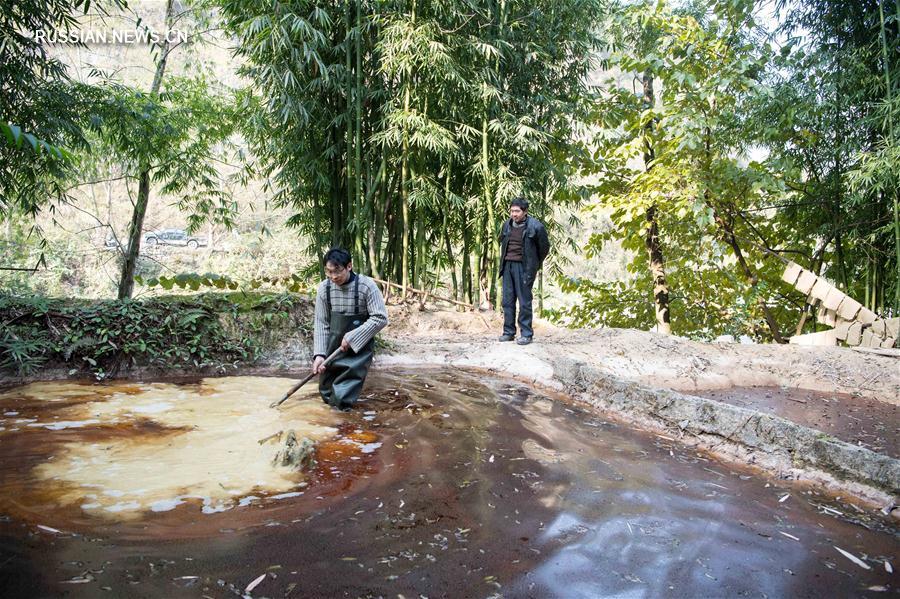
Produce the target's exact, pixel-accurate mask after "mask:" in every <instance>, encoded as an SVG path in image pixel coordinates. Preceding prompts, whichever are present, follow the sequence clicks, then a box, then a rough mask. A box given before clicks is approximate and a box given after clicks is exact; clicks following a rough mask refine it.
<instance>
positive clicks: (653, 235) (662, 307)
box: [643, 72, 672, 335]
mask: <svg viewBox="0 0 900 599" xmlns="http://www.w3.org/2000/svg"><path fill="white" fill-rule="evenodd" d="M643 83H644V98H643V99H644V109H645V110H649V109H652V108H653V106H654V104H655V102H656V99H655V96H654V93H653V75H652V74H651V73H649V72H645V73H644V78H643ZM652 127H653V124H652V122H648V123H647V125H646V126H645V130H644V170H645V171H647V172H650V169H652V168H653V158H654V151H653V146H652V145H651V144H650V133H651V131H650V129H651V128H652ZM656 213H657V208H656V205H655V204H654V205H653V206H650V207H649V208H648V209H647V212H646V215H645V216H646V221H647V228H646V238H645V244H646V246H647V258H648V260H649V267H650V276H651V277H653V307H654V311H655V312H656V330H657V331H658V332H660V333H662V334H664V335H671V334H672V325H671V324H670V316H669V284H668V282H667V281H666V262H665V259H664V258H663V251H662V244H661V243H660V241H659V222H658V221H657V218H656Z"/></svg>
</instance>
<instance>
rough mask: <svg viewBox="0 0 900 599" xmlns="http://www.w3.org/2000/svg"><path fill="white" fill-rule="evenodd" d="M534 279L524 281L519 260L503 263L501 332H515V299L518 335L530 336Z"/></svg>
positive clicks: (523, 270)
mask: <svg viewBox="0 0 900 599" xmlns="http://www.w3.org/2000/svg"><path fill="white" fill-rule="evenodd" d="M533 285H534V279H533V278H532V279H531V281H528V283H527V284H526V281H525V269H524V268H522V263H521V262H505V263H504V265H503V299H502V300H501V303H502V304H503V334H504V335H512V336H515V334H516V301H518V302H519V335H520V336H522V337H531V336H532V335H534V330H532V328H531V317H532V312H531V300H532V298H533V296H532V294H531V288H532V286H533Z"/></svg>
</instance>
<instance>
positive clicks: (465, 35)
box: [222, 0, 601, 303]
mask: <svg viewBox="0 0 900 599" xmlns="http://www.w3.org/2000/svg"><path fill="white" fill-rule="evenodd" d="M600 8H601V7H600V5H599V3H598V2H597V1H596V0H568V1H565V2H558V1H555V0H539V1H537V2H533V1H527V2H526V1H517V0H496V1H494V0H490V1H487V2H443V1H441V2H435V1H429V0H407V1H401V2H383V1H374V2H371V1H369V2H367V1H364V0H358V1H356V2H353V1H349V2H335V3H321V2H309V1H294V2H270V1H259V0H229V1H226V2H223V3H222V10H223V14H224V18H225V22H226V24H227V27H228V30H229V31H230V32H232V33H233V34H234V35H235V36H236V37H237V43H236V52H237V54H238V55H239V56H240V57H241V58H243V59H244V60H245V61H246V64H245V66H244V67H243V69H242V74H243V75H245V76H246V77H247V78H249V79H250V80H251V81H252V82H253V85H252V88H253V94H252V95H249V96H248V97H246V98H245V102H246V114H247V115H248V122H249V124H250V126H249V127H248V130H249V134H248V135H249V138H250V141H251V146H252V148H253V150H254V151H255V153H256V156H257V157H258V159H259V163H260V168H261V171H262V172H263V173H264V174H265V175H266V176H267V177H270V180H271V183H272V188H273V190H274V192H275V195H274V198H275V202H276V203H278V204H280V205H287V206H291V207H292V208H293V209H294V210H295V215H294V216H293V218H292V224H294V225H296V226H297V227H298V228H299V229H300V231H301V232H302V233H303V234H305V235H306V236H307V237H308V238H309V239H311V240H313V243H312V245H311V250H312V253H313V254H314V255H321V252H322V251H323V249H325V248H327V247H328V246H329V245H341V246H344V247H347V248H350V249H351V250H352V253H353V255H354V257H355V261H356V266H357V268H358V269H360V270H363V271H364V272H369V273H372V274H374V275H375V276H379V277H384V278H388V279H391V280H393V281H396V282H399V283H401V284H402V285H403V286H404V288H405V287H406V286H409V285H412V286H415V287H420V288H422V287H431V286H433V285H434V284H435V282H436V281H437V280H438V278H439V277H440V276H441V275H447V274H448V273H449V277H448V278H449V279H450V280H451V281H452V286H453V295H454V296H455V297H457V298H465V299H466V300H467V301H474V302H478V301H481V302H484V301H486V300H487V301H491V303H494V300H495V299H496V294H497V290H496V285H495V281H496V268H497V257H498V250H499V248H498V241H497V231H498V226H499V223H500V222H501V221H502V219H503V218H504V217H505V216H506V212H507V202H508V201H509V200H510V199H511V198H512V197H513V196H515V195H523V196H525V197H527V198H528V199H529V200H530V201H531V202H532V205H533V208H532V210H531V212H532V213H533V214H535V215H536V216H538V217H541V216H543V215H544V214H548V213H549V209H550V206H551V205H553V206H558V205H560V203H563V202H567V201H572V200H575V199H577V198H578V189H576V188H575V187H573V186H572V185H571V184H570V181H571V174H572V173H573V172H574V171H575V168H576V166H577V165H576V163H575V160H574V159H573V156H574V155H575V154H577V148H576V146H575V142H574V140H575V132H576V129H577V127H578V126H579V123H580V118H581V116H582V115H584V114H586V112H587V109H588V104H587V100H588V98H589V97H590V94H589V93H588V90H587V88H586V83H585V82H586V79H587V75H588V73H589V71H590V68H591V64H592V63H591V60H592V58H591V57H592V56H593V55H594V51H595V49H596V45H597V40H596V39H595V37H594V34H593V32H592V26H591V23H592V22H593V20H594V17H595V15H596V14H598V13H599V11H600Z"/></svg>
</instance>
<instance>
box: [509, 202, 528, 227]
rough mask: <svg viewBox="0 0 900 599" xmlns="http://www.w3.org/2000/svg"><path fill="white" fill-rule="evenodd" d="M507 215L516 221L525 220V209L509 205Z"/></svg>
mask: <svg viewBox="0 0 900 599" xmlns="http://www.w3.org/2000/svg"><path fill="white" fill-rule="evenodd" d="M509 216H510V218H512V219H513V220H514V221H516V222H517V223H520V222H522V221H523V220H525V211H524V210H522V209H521V208H519V207H518V206H510V207H509Z"/></svg>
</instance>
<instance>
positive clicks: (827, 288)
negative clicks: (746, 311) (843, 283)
mask: <svg viewBox="0 0 900 599" xmlns="http://www.w3.org/2000/svg"><path fill="white" fill-rule="evenodd" d="M781 279H782V280H783V281H784V282H785V283H787V284H789V285H793V286H794V287H795V288H796V289H797V290H798V291H800V292H801V293H804V294H806V296H807V300H806V301H807V302H809V304H810V305H812V306H815V307H816V308H817V311H816V320H817V321H818V322H819V323H820V324H824V325H825V326H829V327H832V328H831V329H829V330H827V331H819V332H818V333H807V334H806V335H795V336H793V337H791V341H790V342H791V343H794V344H798V345H837V344H838V342H841V343H844V344H846V345H849V346H852V347H869V348H881V349H888V348H892V347H896V346H897V341H898V338H900V334H898V333H900V318H879V317H878V315H877V314H876V313H875V312H873V311H871V310H869V309H868V308H866V307H865V306H863V305H862V304H860V303H859V302H858V301H856V300H855V299H853V298H852V297H850V296H849V295H847V294H845V293H844V292H842V291H840V290H839V289H838V288H837V287H835V286H834V285H832V284H831V283H829V282H828V281H827V280H825V279H824V278H822V277H820V276H817V275H816V274H814V273H812V272H810V271H808V270H806V269H805V268H803V267H801V266H799V265H797V264H795V263H793V262H790V263H788V266H787V268H786V269H785V270H784V274H783V275H781Z"/></svg>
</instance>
